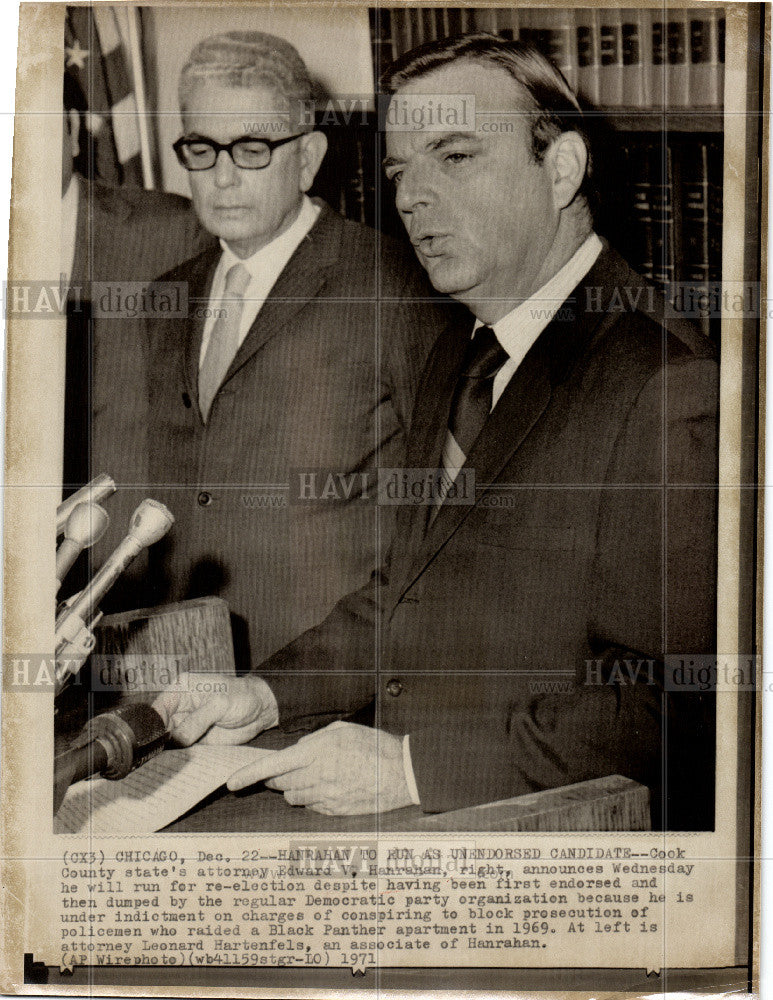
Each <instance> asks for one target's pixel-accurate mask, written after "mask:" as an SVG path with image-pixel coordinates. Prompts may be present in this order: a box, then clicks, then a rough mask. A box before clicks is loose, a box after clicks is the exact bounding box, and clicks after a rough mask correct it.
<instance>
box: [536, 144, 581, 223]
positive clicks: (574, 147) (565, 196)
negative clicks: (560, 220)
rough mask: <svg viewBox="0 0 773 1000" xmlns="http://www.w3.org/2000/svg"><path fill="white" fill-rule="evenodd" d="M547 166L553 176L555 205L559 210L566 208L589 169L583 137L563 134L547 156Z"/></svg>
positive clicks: (552, 145)
mask: <svg viewBox="0 0 773 1000" xmlns="http://www.w3.org/2000/svg"><path fill="white" fill-rule="evenodd" d="M545 164H546V166H548V167H549V169H550V170H551V174H552V184H553V203H554V204H555V207H556V208H557V209H559V210H560V209H562V208H566V207H567V206H568V205H570V204H571V203H572V201H573V200H574V196H575V195H576V194H577V192H578V191H579V189H580V185H581V184H582V182H583V180H584V179H585V171H586V170H587V169H588V149H587V147H586V145H585V143H584V142H583V139H582V137H581V136H580V135H579V134H578V133H577V132H562V133H561V135H560V136H559V137H558V138H557V139H554V141H553V143H552V144H551V146H550V148H549V149H548V151H547V153H546V154H545Z"/></svg>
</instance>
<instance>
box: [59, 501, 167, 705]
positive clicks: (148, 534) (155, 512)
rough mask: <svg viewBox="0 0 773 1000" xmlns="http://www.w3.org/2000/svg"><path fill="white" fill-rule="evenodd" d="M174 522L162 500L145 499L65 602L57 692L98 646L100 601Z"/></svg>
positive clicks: (61, 626) (61, 624) (62, 616)
mask: <svg viewBox="0 0 773 1000" xmlns="http://www.w3.org/2000/svg"><path fill="white" fill-rule="evenodd" d="M173 524H174V517H173V516H172V514H171V513H170V512H169V511H168V510H167V508H166V507H165V506H164V505H163V504H162V503H159V502H158V500H143V501H142V503H141V504H140V505H139V507H138V508H137V509H136V510H135V512H134V513H133V514H132V516H131V520H130V522H129V533H128V534H127V535H126V537H125V538H124V539H123V541H121V542H120V543H119V544H118V546H117V547H116V548H115V549H114V550H113V552H111V554H110V555H109V556H108V557H107V559H106V560H105V562H104V564H103V566H102V568H101V569H99V570H98V571H97V573H95V574H94V577H93V578H92V580H91V581H90V582H89V583H88V584H87V585H86V586H85V587H84V588H83V590H81V591H79V592H78V593H77V594H74V595H73V596H72V597H71V598H69V599H68V600H67V602H66V603H65V604H64V605H62V607H61V610H60V611H59V613H58V614H57V616H56V626H55V631H54V640H55V651H56V667H55V680H54V696H56V695H58V694H59V693H60V692H61V691H62V689H63V688H64V686H65V684H66V683H67V682H68V680H69V677H70V674H76V673H77V672H78V671H79V670H80V668H81V667H82V666H83V664H84V663H85V662H86V658H87V657H88V655H89V653H90V652H91V651H92V649H93V648H94V644H95V638H94V633H93V631H92V630H93V628H94V626H95V625H96V623H97V622H98V621H99V619H100V618H101V617H102V616H101V613H99V612H95V609H96V606H97V604H99V602H100V601H101V600H102V598H103V597H104V596H105V594H106V593H107V592H108V590H110V588H111V587H112V586H113V584H114V583H115V582H116V580H117V579H118V577H119V576H120V575H121V573H123V571H124V570H125V569H126V567H127V566H128V565H129V563H130V562H131V561H132V560H133V559H135V558H136V557H137V556H138V555H139V554H140V552H142V550H143V549H145V548H147V547H148V546H149V545H153V543H154V542H157V541H158V540H159V539H161V538H163V537H164V535H165V534H166V533H167V531H169V529H170V528H171V527H172V525H173Z"/></svg>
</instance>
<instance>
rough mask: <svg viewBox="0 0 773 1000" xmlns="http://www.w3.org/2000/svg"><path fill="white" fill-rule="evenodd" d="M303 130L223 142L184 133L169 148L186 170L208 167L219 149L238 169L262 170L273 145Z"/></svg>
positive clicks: (295, 137) (209, 167) (283, 141)
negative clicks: (187, 136)
mask: <svg viewBox="0 0 773 1000" xmlns="http://www.w3.org/2000/svg"><path fill="white" fill-rule="evenodd" d="M302 134H303V133H300V134H299V135H288V136H285V138H284V139H247V138H241V139H234V141H233V142H228V143H226V144H225V145H224V144H223V143H220V142H215V140H214V139H186V138H185V136H183V137H182V139H178V140H177V142H176V143H174V145H173V146H172V148H173V149H174V151H175V153H177V159H178V160H179V161H180V163H181V164H182V165H183V166H184V167H185V169H186V170H211V169H212V167H214V165H215V164H216V163H217V158H218V156H220V153H221V151H222V150H225V151H226V153H228V155H229V156H230V157H231V159H232V160H233V162H234V164H235V165H236V166H237V167H239V168H240V169H241V170H263V168H264V167H267V166H268V165H269V163H271V156H272V154H273V152H274V150H275V149H277V148H278V147H279V146H284V144H285V143H286V142H292V141H293V139H299V138H300V135H302Z"/></svg>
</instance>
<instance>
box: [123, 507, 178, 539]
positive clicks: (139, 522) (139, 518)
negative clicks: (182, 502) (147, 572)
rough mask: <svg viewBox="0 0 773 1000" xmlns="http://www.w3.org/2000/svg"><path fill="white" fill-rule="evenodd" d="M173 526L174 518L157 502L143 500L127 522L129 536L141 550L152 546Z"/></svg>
mask: <svg viewBox="0 0 773 1000" xmlns="http://www.w3.org/2000/svg"><path fill="white" fill-rule="evenodd" d="M173 524H174V516H173V514H172V513H171V511H170V510H168V508H166V507H165V506H164V505H163V504H162V503H159V501H158V500H150V499H147V500H143V501H142V503H141V504H140V505H139V507H138V508H137V509H136V510H135V512H134V513H133V514H132V517H131V521H130V522H129V535H131V537H132V538H133V539H134V540H135V541H136V542H138V543H139V544H140V545H141V546H142V547H143V548H146V547H147V546H148V545H153V544H154V543H155V542H157V541H159V539H161V538H163V537H164V535H165V534H166V533H167V531H169V529H170V528H171V527H172V525H173Z"/></svg>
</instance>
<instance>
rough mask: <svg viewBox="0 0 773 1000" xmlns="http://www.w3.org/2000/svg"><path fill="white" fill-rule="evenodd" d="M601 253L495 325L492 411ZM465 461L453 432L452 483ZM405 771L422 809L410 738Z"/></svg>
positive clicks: (565, 271) (582, 260)
mask: <svg viewBox="0 0 773 1000" xmlns="http://www.w3.org/2000/svg"><path fill="white" fill-rule="evenodd" d="M601 249H602V245H601V240H600V239H599V238H598V236H597V235H596V234H595V233H591V235H590V236H589V237H588V238H587V239H586V240H585V242H584V243H583V244H582V246H581V247H580V248H579V250H577V252H576V253H575V254H574V256H573V257H571V258H570V259H569V260H568V261H567V262H566V264H564V266H563V267H562V268H561V270H560V271H558V272H556V274H554V275H553V277H552V278H551V279H550V281H548V282H547V283H546V284H544V285H543V286H542V288H540V289H539V290H538V291H536V292H535V293H534V294H533V295H531V296H530V297H529V298H528V299H526V300H525V301H523V302H521V304H520V305H517V306H516V307H515V309H513V310H512V311H511V312H509V313H508V314H507V315H506V316H503V317H502V319H500V320H498V321H497V322H496V323H494V324H493V325H492V329H493V331H494V333H495V334H496V338H497V340H498V341H499V343H500V344H501V345H502V347H503V348H504V349H505V351H506V352H507V354H508V359H507V361H506V362H505V363H504V364H503V365H502V367H501V368H500V369H499V371H498V372H497V374H496V376H495V377H494V385H493V392H492V403H491V409H492V410H493V409H494V407H495V406H496V405H497V403H498V402H499V400H500V398H501V396H502V393H503V392H504V391H505V389H506V388H507V385H508V383H509V381H510V379H511V378H512V377H513V375H514V374H515V373H516V371H517V370H518V366H519V365H520V364H521V362H522V361H523V359H524V358H525V357H526V355H527V354H528V353H529V350H530V349H531V347H532V346H533V345H534V343H535V342H536V340H537V337H539V335H540V334H541V333H542V332H543V330H545V329H546V328H547V326H548V325H549V324H550V323H551V322H552V320H553V319H554V317H555V315H556V313H558V312H559V310H560V309H561V308H562V306H563V305H564V303H565V302H566V300H567V298H568V297H569V295H570V294H571V293H572V292H573V291H574V289H575V288H576V287H577V286H578V285H579V283H580V282H581V281H582V279H583V278H584V277H585V275H586V274H587V273H588V271H590V269H591V268H592V267H593V265H594V264H595V263H596V260H597V258H598V255H599V254H600V253H601ZM567 308H569V309H571V308H573V304H572V303H570V304H569V305H568V306H567ZM484 325H485V324H484V323H482V322H481V321H480V320H476V322H475V326H474V328H473V331H472V335H473V336H474V335H475V331H476V330H477V329H478V328H479V327H481V326H484ZM465 461H466V456H465V454H464V452H463V451H462V449H461V448H460V447H459V445H458V444H457V443H456V440H455V439H454V436H453V435H452V434H451V433H450V432H449V433H448V434H447V435H446V441H445V444H444V445H443V457H442V462H443V468H444V469H445V471H446V472H447V473H448V475H449V477H450V479H451V480H453V479H455V478H456V476H457V475H458V473H459V470H460V469H461V468H462V466H463V465H464V463H465ZM403 767H404V769H405V780H406V782H407V784H408V791H409V792H410V794H411V798H412V800H413V802H414V804H415V805H420V804H421V799H420V798H419V790H418V788H417V786H416V777H415V775H414V773H413V764H412V762H411V748H410V735H408V736H405V737H404V739H403Z"/></svg>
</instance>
